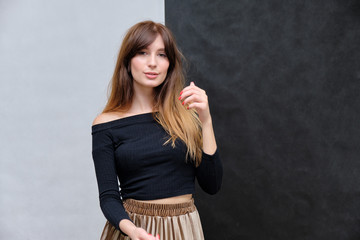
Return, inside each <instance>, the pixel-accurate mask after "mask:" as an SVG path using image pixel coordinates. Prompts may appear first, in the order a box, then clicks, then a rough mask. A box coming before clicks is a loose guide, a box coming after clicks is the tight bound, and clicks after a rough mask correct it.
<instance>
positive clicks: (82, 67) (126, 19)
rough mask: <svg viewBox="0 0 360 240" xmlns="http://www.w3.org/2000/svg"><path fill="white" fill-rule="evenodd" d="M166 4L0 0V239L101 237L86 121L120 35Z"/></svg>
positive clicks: (96, 105) (160, 14)
mask: <svg viewBox="0 0 360 240" xmlns="http://www.w3.org/2000/svg"><path fill="white" fill-rule="evenodd" d="M147 19H152V20H154V21H157V22H164V2H163V1H160V0H152V1H148V0H136V1H125V0H123V1H115V0H111V1H84V0H82V1H70V0H65V1H46V0H33V1H25V0H16V1H14V0H11V1H10V0H8V1H1V2H0V110H1V111H0V126H1V134H0V144H1V151H0V238H1V239H99V236H100V234H101V230H102V228H103V225H104V223H105V218H104V217H103V215H102V213H101V210H100V207H99V203H98V192H97V185H96V178H95V172H94V167H93V162H92V157H91V123H92V120H93V119H94V118H95V116H96V115H97V114H98V113H99V112H100V111H101V109H102V107H103V106H104V104H105V101H106V88H107V84H108V82H109V80H110V77H111V74H112V71H113V68H114V64H115V59H116V54H117V51H118V49H119V46H120V44H121V40H122V37H123V34H124V33H125V31H126V29H128V28H129V27H130V26H131V25H133V24H134V23H136V22H138V21H140V20H147Z"/></svg>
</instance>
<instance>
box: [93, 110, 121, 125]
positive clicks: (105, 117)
mask: <svg viewBox="0 0 360 240" xmlns="http://www.w3.org/2000/svg"><path fill="white" fill-rule="evenodd" d="M123 117H124V114H123V113H120V112H107V113H101V114H99V115H98V116H96V118H95V119H94V121H93V123H92V125H96V124H100V123H106V122H110V121H113V120H117V119H120V118H123Z"/></svg>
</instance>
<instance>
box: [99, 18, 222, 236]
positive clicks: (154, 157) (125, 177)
mask: <svg viewBox="0 0 360 240" xmlns="http://www.w3.org/2000/svg"><path fill="white" fill-rule="evenodd" d="M181 60H182V55H181V53H180V51H179V50H178V49H177V47H176V44H175V41H174V38H173V36H172V34H171V33H170V31H169V29H168V28H166V27H165V26H164V25H162V24H159V23H154V22H152V21H145V22H140V23H138V24H136V25H134V26H133V27H132V28H130V29H129V31H128V32H127V34H126V36H125V38H124V40H123V43H122V46H121V49H120V52H119V55H118V59H117V63H116V67H115V71H114V74H113V77H112V81H111V85H110V90H111V91H110V96H109V99H108V102H107V104H106V106H105V108H104V110H103V112H102V113H101V114H100V115H99V116H97V117H96V118H95V120H94V122H93V126H92V136H93V151H92V154H93V160H94V165H95V170H96V177H97V181H98V187H99V198H100V206H101V209H102V211H103V213H104V215H105V217H106V218H107V220H108V221H107V222H106V225H105V228H104V230H103V233H102V236H101V239H103V240H105V239H111V240H115V239H132V240H145V239H147V240H150V239H160V238H161V239H164V240H175V239H176V240H182V239H186V240H191V239H194V240H200V239H203V238H204V237H203V232H202V227H201V223H200V218H199V215H198V212H197V210H196V207H195V205H194V200H193V198H192V194H194V192H195V187H194V182H195V178H196V179H197V180H198V182H199V185H200V186H201V188H202V189H203V190H204V191H205V192H207V193H209V194H215V193H216V192H218V191H219V189H220V185H221V180H222V165H221V161H220V158H219V154H218V151H217V146H216V141H215V136H214V132H213V127H212V120H211V115H210V111H209V105H208V100H207V95H206V93H205V91H204V90H202V89H200V88H199V87H197V86H195V84H194V83H193V82H192V83H191V84H190V85H189V86H186V87H184V74H183V69H182V65H181ZM118 180H119V182H120V188H121V191H119V185H118Z"/></svg>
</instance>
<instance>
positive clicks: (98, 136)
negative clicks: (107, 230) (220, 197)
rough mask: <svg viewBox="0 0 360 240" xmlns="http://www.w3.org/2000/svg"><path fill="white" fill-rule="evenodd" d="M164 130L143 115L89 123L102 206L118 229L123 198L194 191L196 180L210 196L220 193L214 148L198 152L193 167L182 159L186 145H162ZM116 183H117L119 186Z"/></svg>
mask: <svg viewBox="0 0 360 240" xmlns="http://www.w3.org/2000/svg"><path fill="white" fill-rule="evenodd" d="M168 137H169V136H168V134H167V133H166V131H165V130H164V129H163V128H162V126H161V125H160V124H159V123H158V122H157V121H156V120H155V119H154V118H153V113H144V114H139V115H134V116H130V117H125V118H121V119H117V120H113V121H110V122H106V123H100V124H96V125H93V126H92V156H93V161H94V165H95V172H96V178H97V183H98V189H99V199H100V207H101V210H102V212H103V214H104V216H105V217H106V218H107V220H108V221H109V222H110V223H111V224H112V225H113V226H114V227H115V228H117V229H119V222H120V221H121V220H122V219H129V220H130V221H131V219H130V218H129V216H128V214H127V213H126V211H125V209H124V207H123V204H122V200H125V199H127V198H133V199H137V200H153V199H161V198H168V197H173V196H180V195H184V194H194V193H195V178H196V179H197V181H198V183H199V185H200V187H201V188H202V189H203V190H204V191H205V192H207V193H209V194H215V193H217V192H218V191H219V189H220V186H221V182H222V174H223V168H222V163H221V160H220V157H219V153H218V150H216V152H215V153H214V154H213V155H208V154H206V153H204V152H203V153H202V162H201V164H200V166H199V167H195V165H194V163H193V161H191V159H190V160H186V145H185V144H184V143H183V142H182V141H181V140H177V141H176V146H175V148H173V147H172V146H171V143H169V144H166V145H164V143H165V141H166V140H167V139H168ZM119 182H120V185H119Z"/></svg>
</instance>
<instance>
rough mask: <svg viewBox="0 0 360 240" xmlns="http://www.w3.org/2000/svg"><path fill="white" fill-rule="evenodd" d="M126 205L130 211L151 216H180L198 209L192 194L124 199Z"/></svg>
mask: <svg viewBox="0 0 360 240" xmlns="http://www.w3.org/2000/svg"><path fill="white" fill-rule="evenodd" d="M124 207H125V209H126V211H127V212H129V213H137V214H142V215H149V216H162V217H165V216H178V215H183V214H187V213H191V212H194V211H195V210H196V207H195V204H194V199H193V198H192V194H186V195H181V196H175V197H169V198H163V199H154V200H135V199H126V200H124Z"/></svg>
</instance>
